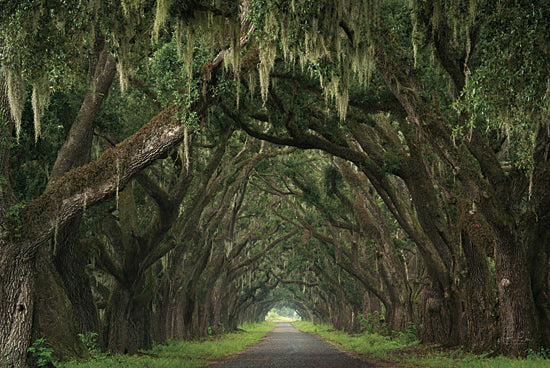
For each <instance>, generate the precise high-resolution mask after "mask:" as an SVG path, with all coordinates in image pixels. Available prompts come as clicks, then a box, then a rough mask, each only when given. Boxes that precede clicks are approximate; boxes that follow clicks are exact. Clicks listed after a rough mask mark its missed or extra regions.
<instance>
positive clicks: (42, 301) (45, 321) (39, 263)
mask: <svg viewBox="0 0 550 368" xmlns="http://www.w3.org/2000/svg"><path fill="white" fill-rule="evenodd" d="M40 252H41V253H42V254H40V256H39V257H37V260H36V269H37V270H40V272H39V273H38V272H37V273H36V274H35V281H34V284H35V297H34V300H35V304H34V318H33V340H35V339H37V338H45V339H46V342H47V343H48V345H49V346H51V347H52V348H53V349H54V353H53V357H54V358H56V359H57V360H74V359H79V360H81V359H86V358H89V354H88V349H87V348H86V346H85V345H84V344H83V343H82V341H81V340H80V339H79V338H78V333H79V332H80V331H79V329H78V324H77V321H76V319H75V317H74V316H75V313H74V310H73V305H72V304H71V302H70V301H69V298H68V297H67V294H66V293H65V289H64V287H63V281H62V280H61V278H60V277H59V275H58V274H57V271H56V270H55V267H54V265H53V263H52V261H51V259H50V257H49V249H47V248H46V249H42V250H40ZM96 331H97V330H96Z"/></svg>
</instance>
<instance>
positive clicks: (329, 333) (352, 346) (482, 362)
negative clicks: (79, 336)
mask: <svg viewBox="0 0 550 368" xmlns="http://www.w3.org/2000/svg"><path fill="white" fill-rule="evenodd" d="M293 325H294V326H295V327H296V328H298V329H299V330H302V331H304V332H309V333H312V334H314V335H317V336H319V337H321V338H322V339H324V340H326V341H329V342H331V343H332V344H334V345H336V346H338V347H340V348H342V349H344V350H347V351H353V352H355V353H357V354H360V355H364V356H366V357H367V358H369V359H383V360H389V361H393V362H395V363H398V364H399V365H401V366H408V367H433V368H440V367H441V368H443V367H445V368H447V367H453V368H548V367H550V359H549V358H550V351H548V350H544V349H542V350H541V351H537V352H534V351H530V352H529V353H528V355H527V357H526V358H517V359H516V358H507V357H503V356H497V357H491V358H489V357H488V355H489V354H486V355H475V354H471V353H468V352H465V351H462V350H460V349H444V348H442V347H440V346H437V345H425V344H419V342H418V341H417V340H416V338H415V339H412V340H411V337H412V334H413V331H412V330H409V329H411V328H412V326H409V328H408V330H407V332H402V333H401V334H399V333H397V334H396V333H393V334H392V333H390V334H389V336H382V335H380V334H378V333H376V332H375V333H370V332H364V333H361V334H356V335H350V334H347V333H345V332H343V331H338V330H334V329H333V328H332V326H331V325H321V324H320V325H314V324H313V323H311V322H305V321H297V322H294V323H293Z"/></svg>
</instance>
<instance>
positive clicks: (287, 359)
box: [210, 323, 373, 368]
mask: <svg viewBox="0 0 550 368" xmlns="http://www.w3.org/2000/svg"><path fill="white" fill-rule="evenodd" d="M210 367H216V368H245V367H246V368H255V367H258V368H259V367H262V368H264V367H271V368H274V367H296V368H329V367H345V368H359V367H373V366H372V365H370V364H368V363H366V362H363V361H361V360H358V359H354V358H352V357H349V356H347V355H345V354H344V353H342V352H341V351H339V350H338V349H336V348H335V347H334V346H332V345H331V344H329V343H327V342H324V341H321V340H319V339H317V338H316V337H313V336H311V335H309V334H307V333H305V332H301V331H299V330H297V329H296V328H295V327H294V326H292V325H291V324H290V323H278V324H277V327H275V329H274V330H273V331H271V332H269V333H268V334H267V335H266V337H264V338H263V339H262V340H260V341H259V342H258V343H256V344H255V345H253V346H252V347H251V348H249V349H247V350H245V351H244V352H242V353H239V354H236V355H233V356H231V357H229V358H228V359H227V360H226V361H225V362H221V363H217V364H214V365H210Z"/></svg>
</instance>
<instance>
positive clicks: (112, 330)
mask: <svg viewBox="0 0 550 368" xmlns="http://www.w3.org/2000/svg"><path fill="white" fill-rule="evenodd" d="M106 321H107V331H106V337H107V348H108V349H109V351H111V352H115V353H122V354H136V353H137V352H138V350H139V349H149V348H151V335H150V322H151V308H150V300H148V299H147V298H145V299H144V300H139V301H138V300H136V296H135V291H134V290H130V289H127V288H124V287H121V286H117V287H116V288H115V290H114V291H113V294H112V296H111V300H110V301H109V307H108V310H107V311H106Z"/></svg>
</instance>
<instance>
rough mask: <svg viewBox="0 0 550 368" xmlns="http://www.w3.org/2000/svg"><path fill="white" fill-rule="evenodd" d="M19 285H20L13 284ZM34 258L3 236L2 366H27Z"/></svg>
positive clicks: (0, 280)
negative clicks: (19, 253)
mask: <svg viewBox="0 0 550 368" xmlns="http://www.w3.org/2000/svg"><path fill="white" fill-rule="evenodd" d="M14 285H16V286H17V287H13V286H14ZM33 292H34V259H29V258H23V257H20V256H18V245H17V243H10V242H9V241H8V240H6V239H1V240H0V295H1V296H2V297H1V298H0V316H1V318H0V347H1V349H0V366H2V367H6V368H25V367H27V348H28V347H29V341H30V339H31V329H32V316H33V309H34V300H33Z"/></svg>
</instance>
